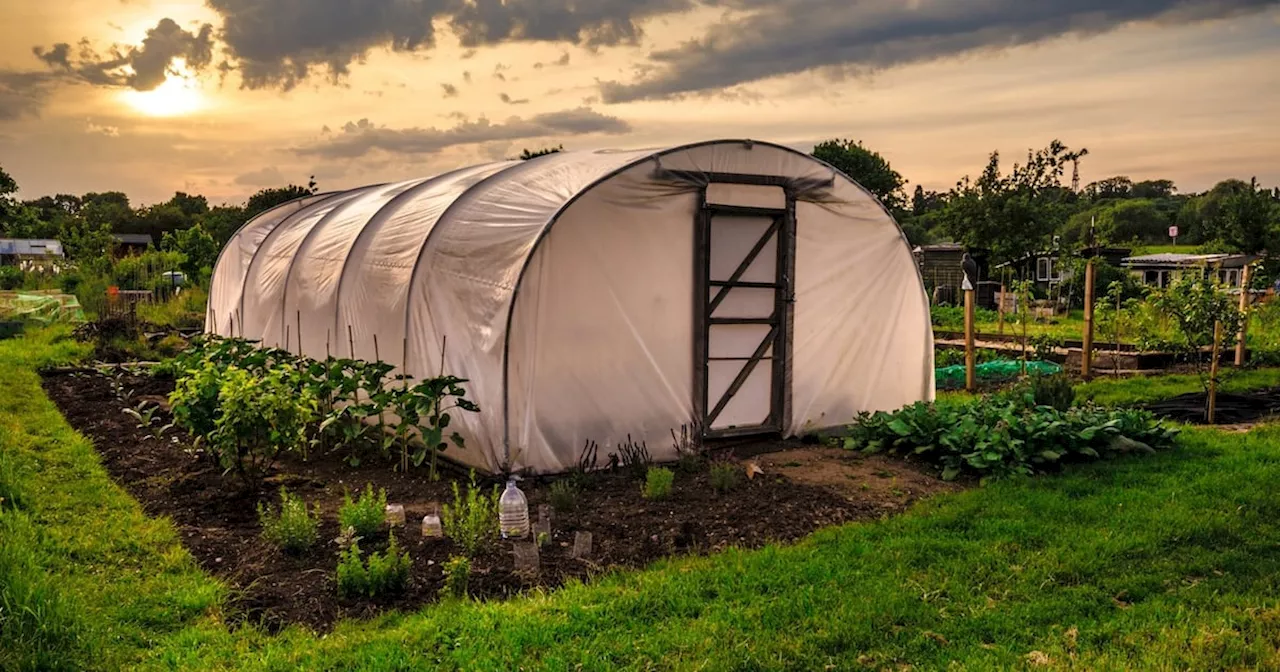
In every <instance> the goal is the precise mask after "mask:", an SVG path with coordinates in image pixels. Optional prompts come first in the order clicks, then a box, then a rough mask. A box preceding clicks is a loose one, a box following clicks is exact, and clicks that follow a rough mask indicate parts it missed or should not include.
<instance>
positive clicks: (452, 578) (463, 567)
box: [440, 555, 471, 599]
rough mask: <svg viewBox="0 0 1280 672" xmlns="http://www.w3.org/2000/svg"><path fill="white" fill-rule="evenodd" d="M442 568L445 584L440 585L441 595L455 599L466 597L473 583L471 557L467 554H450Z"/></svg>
mask: <svg viewBox="0 0 1280 672" xmlns="http://www.w3.org/2000/svg"><path fill="white" fill-rule="evenodd" d="M442 569H443V570H444V585H443V586H441V587H440V596H441V597H445V598H454V599H462V598H464V597H466V596H467V588H468V585H469V584H470V583H471V559H470V558H468V557H467V556H465V555H452V556H449V559H448V560H447V561H446V562H445V563H444V567H443V568H442Z"/></svg>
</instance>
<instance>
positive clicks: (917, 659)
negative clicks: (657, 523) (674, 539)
mask: <svg viewBox="0 0 1280 672" xmlns="http://www.w3.org/2000/svg"><path fill="white" fill-rule="evenodd" d="M41 347H45V348H46V349H47V348H48V347H53V346H51V345H50V346H39V345H38V344H32V343H31V342H29V341H27V342H21V341H20V342H16V343H9V344H3V345H0V432H3V434H0V438H3V439H4V443H3V446H4V451H3V452H2V453H0V455H2V456H3V461H4V462H5V463H7V464H8V465H9V466H7V467H5V468H4V469H8V471H4V470H0V478H3V481H0V483H3V484H4V486H3V487H4V488H7V489H9V490H10V491H13V492H17V493H18V496H17V497H16V498H15V501H17V502H19V504H17V505H16V506H9V505H7V504H6V505H5V507H6V508H4V510H3V512H0V525H3V528H0V532H3V534H4V537H3V538H4V540H5V543H4V544H3V545H2V546H0V548H2V549H3V550H2V551H0V581H3V583H0V588H3V599H4V600H5V602H3V605H4V608H5V610H4V611H3V612H0V668H3V669H120V668H125V667H128V668H157V669H183V670H187V669H279V670H284V669H311V670H347V669H363V670H403V669H471V670H475V669H479V670H489V669H504V670H505V669H557V670H563V669H653V668H661V669H671V668H677V669H702V670H725V669H805V670H808V669H824V668H827V669H883V668H897V667H899V666H901V665H904V664H910V665H912V666H914V667H915V669H943V668H948V666H955V667H958V668H961V669H1019V668H1024V667H1034V668H1037V669H1055V668H1056V669H1097V670H1108V669H1115V670H1120V669H1187V668H1190V669H1280V499H1278V498H1276V497H1275V494H1274V484H1275V483H1277V482H1280V428H1269V427H1264V428H1260V429H1257V430H1255V431H1254V432H1251V433H1249V434H1246V435H1226V434H1222V433H1219V432H1215V431H1212V430H1200V429H1189V430H1187V431H1186V432H1185V433H1184V435H1183V437H1182V438H1181V439H1180V447H1179V449H1178V450H1175V451H1172V452H1170V453H1167V454H1162V455H1158V456H1155V457H1150V458H1143V459H1126V460H1119V461H1114V462H1106V463H1099V464H1095V465H1090V466H1085V467H1080V468H1073V469H1070V470H1068V471H1067V472H1066V473H1064V474H1062V475H1061V476H1056V477H1047V478H1036V479H1025V480H1017V481H1007V482H1001V483H997V484H994V485H992V486H989V487H986V488H982V489H980V490H976V491H971V492H967V493H962V494H958V495H954V496H946V497H940V498H937V499H933V500H930V501H927V502H924V503H922V504H920V505H918V506H917V507H915V508H914V509H913V510H912V511H911V512H909V513H908V514H906V515H902V516H898V517H895V518H892V519H887V520H884V521H881V522H878V523H872V524H857V525H847V526H843V527H839V528H833V529H829V530H825V531H823V532H820V533H818V534H815V535H813V536H812V537H811V538H809V539H808V540H806V541H804V542H802V543H799V544H796V545H793V546H786V547H770V548H765V549H762V550H759V551H753V552H746V551H738V550H729V551H726V552H724V553H720V554H717V555H714V556H710V557H705V558H688V559H680V560H672V561H667V562H662V563H659V564H657V565H656V566H654V567H652V568H650V569H648V570H646V571H640V572H625V573H619V574H616V575H612V576H609V577H606V578H604V579H602V580H600V581H599V582H597V583H596V584H594V585H591V586H584V585H571V586H568V587H566V588H564V589H562V590H558V591H555V592H552V593H548V594H535V595H531V596H529V597H527V598H522V599H517V600H512V601H509V602H505V603H487V604H477V603H472V602H453V603H446V604H442V605H439V606H435V607H430V608H427V609H425V610H423V611H422V612H420V613H417V614H404V615H401V614H393V615H388V616H385V617H383V618H380V619H377V620H375V621H370V622H362V623H345V624H342V625H340V626H339V627H338V628H337V629H336V630H335V631H334V632H332V633H329V634H327V635H325V636H324V637H317V636H315V635H313V634H311V633H308V632H305V631H302V630H299V629H290V630H286V631H285V632H283V633H281V634H278V635H267V634H265V633H262V632H258V631H255V630H251V629H240V630H230V629H228V628H227V627H226V626H225V625H224V624H223V623H222V621H221V618H220V614H221V608H220V605H222V604H224V603H225V599H226V596H225V593H224V592H223V591H222V590H221V589H220V588H219V586H218V584H217V583H216V582H214V581H213V580H211V579H209V578H207V577H206V576H205V575H203V574H202V573H201V572H199V571H198V569H196V568H195V567H193V566H192V564H191V561H190V559H189V557H188V556H187V554H186V553H185V552H184V551H183V550H182V549H181V547H180V545H179V544H178V541H177V539H176V537H175V535H174V532H173V530H172V527H171V526H170V525H169V524H168V523H167V522H165V521H157V520H150V519H147V518H146V517H145V516H143V515H142V513H141V512H140V511H139V510H138V507H137V505H136V503H134V502H133V501H132V500H131V499H130V498H129V497H128V496H127V495H125V494H124V493H123V492H122V491H120V490H119V489H118V488H116V487H115V486H113V485H112V484H111V483H110V481H109V479H107V477H106V476H105V474H104V473H103V471H102V469H101V467H100V466H99V464H98V462H97V457H96V455H95V453H94V452H93V450H92V449H91V447H90V446H89V445H88V444H87V442H85V441H84V440H83V439H82V438H80V437H79V436H78V435H76V434H75V433H74V432H73V431H71V430H70V428H68V427H67V426H66V424H65V422H64V421H63V420H62V419H61V418H60V417H59V416H58V414H57V412H56V410H54V408H53V407H52V405H51V404H50V402H48V401H47V400H46V399H45V398H44V396H43V395H42V394H41V393H40V390H39V382H38V379H37V378H36V375H35V373H34V371H33V368H32V367H33V363H34V362H36V361H39V360H41V359H45V360H48V359H50V358H53V357H54V355H52V354H50V353H49V352H47V351H44V352H42V351H41V350H40V348H41ZM1117 394H1118V393H1117ZM11 446H16V449H15V448H11ZM15 577H17V578H16V579H15Z"/></svg>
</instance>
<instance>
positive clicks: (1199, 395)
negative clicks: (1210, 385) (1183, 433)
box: [1143, 387, 1280, 425]
mask: <svg viewBox="0 0 1280 672" xmlns="http://www.w3.org/2000/svg"><path fill="white" fill-rule="evenodd" d="M1208 407H1209V403H1208V396H1207V395H1206V394H1205V393H1204V392H1193V393H1190V394H1183V395H1181V396H1177V397H1173V398H1172V399H1165V400H1163V401H1157V402H1153V403H1150V404H1147V405H1145V406H1143V408H1145V409H1147V410H1148V411H1151V412H1152V413H1154V414H1155V415H1157V416H1159V417H1161V418H1168V419H1170V420H1176V421H1178V422H1186V423H1191V424H1198V425H1202V424H1206V419H1207V418H1206V413H1205V409H1207V408H1208ZM1277 415H1280V387H1273V388H1269V389H1265V390H1258V391H1255V392H1249V393H1247V394H1228V393H1225V392H1219V393H1218V398H1217V401H1216V403H1215V405H1214V423H1215V424H1219V425H1238V424H1243V423H1252V422H1258V421H1261V420H1266V419H1268V418H1272V417H1275V416H1277Z"/></svg>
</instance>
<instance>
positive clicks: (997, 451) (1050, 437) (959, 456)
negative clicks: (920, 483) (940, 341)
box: [844, 392, 1177, 480]
mask: <svg viewBox="0 0 1280 672" xmlns="http://www.w3.org/2000/svg"><path fill="white" fill-rule="evenodd" d="M1176 433H1177V430H1176V429H1172V428H1168V427H1165V426H1164V425H1162V424H1161V423H1160V422H1157V421H1156V420H1155V419H1154V417H1153V416H1152V415H1151V414H1150V413H1147V412H1145V411H1137V410H1108V409H1101V408H1098V407H1095V406H1092V405H1088V406H1084V407H1077V408H1071V409H1070V410H1067V411H1061V410H1058V409H1056V408H1053V407H1051V406H1043V405H1036V403H1035V398H1034V394H1033V393H1031V392H1025V393H1023V394H1021V395H1017V394H1014V395H1008V394H1006V395H1004V396H999V395H997V396H990V397H987V398H985V399H984V400H983V401H981V402H978V403H972V404H930V403H927V402H919V403H916V404H913V405H911V406H907V407H905V408H903V409H901V410H899V411H896V412H893V413H884V412H879V413H875V414H870V413H863V414H861V415H859V417H858V422H857V424H856V425H854V427H853V428H852V429H851V431H850V433H849V435H848V436H847V437H846V438H845V440H844V446H845V448H848V449H861V450H863V451H864V452H872V453H874V452H892V453H902V454H910V455H913V456H915V457H917V458H920V459H923V460H928V461H931V462H934V463H936V464H938V465H939V466H941V467H942V477H943V479H944V480H953V479H955V478H957V477H958V476H960V475H961V474H962V473H966V472H967V473H973V474H976V475H979V476H982V477H983V478H984V479H988V478H1003V477H1008V476H1012V475H1018V474H1022V475H1026V474H1033V473H1036V472H1038V471H1044V470H1046V469H1049V468H1051V467H1056V466H1057V465H1059V464H1061V463H1064V462H1068V461H1073V460H1075V461H1082V460H1095V459H1101V458H1106V457H1111V456H1114V455H1117V454H1121V453H1128V452H1149V451H1154V450H1156V449H1161V448H1168V447H1170V446H1172V443H1173V437H1174V436H1175V435H1176Z"/></svg>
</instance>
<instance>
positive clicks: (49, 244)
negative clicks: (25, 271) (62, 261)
mask: <svg viewBox="0 0 1280 672" xmlns="http://www.w3.org/2000/svg"><path fill="white" fill-rule="evenodd" d="M0 254H3V255H16V254H32V255H34V254H50V255H53V256H55V257H62V256H65V254H64V253H63V250H62V242H61V241H57V240H49V239H41V238H0Z"/></svg>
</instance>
